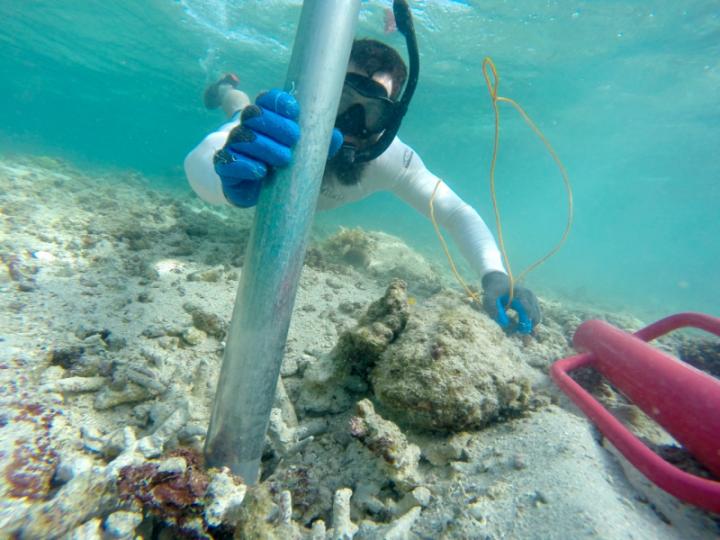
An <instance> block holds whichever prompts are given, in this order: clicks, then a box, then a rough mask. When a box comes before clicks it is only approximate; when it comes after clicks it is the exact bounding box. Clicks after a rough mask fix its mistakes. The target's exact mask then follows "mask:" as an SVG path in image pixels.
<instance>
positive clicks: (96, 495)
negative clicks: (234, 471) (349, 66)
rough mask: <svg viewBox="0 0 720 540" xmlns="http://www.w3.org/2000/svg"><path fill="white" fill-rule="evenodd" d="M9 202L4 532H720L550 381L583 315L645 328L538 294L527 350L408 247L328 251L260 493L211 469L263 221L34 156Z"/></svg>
mask: <svg viewBox="0 0 720 540" xmlns="http://www.w3.org/2000/svg"><path fill="white" fill-rule="evenodd" d="M0 198H1V199H2V203H1V204H0V217H1V218H2V219H1V221H0V257H1V259H2V263H3V265H2V271H1V272H0V293H1V294H0V302H1V304H2V305H1V306H0V317H1V319H0V322H1V324H0V537H3V538H128V539H131V538H146V539H150V538H176V537H177V538H182V537H187V538H203V537H208V538H210V537H214V538H231V537H233V535H234V537H236V538H318V539H319V538H352V537H355V538H487V539H500V538H519V539H522V538H537V539H550V538H558V539H576V538H607V539H631V538H632V539H658V538H663V539H664V538H668V539H669V538H678V539H680V538H681V539H691V538H717V537H718V534H720V528H719V527H718V520H717V517H715V518H713V516H710V515H708V514H706V513H703V512H701V511H698V510H696V509H694V508H692V507H690V506H687V505H684V504H681V503H679V502H678V501H677V500H676V499H674V498H672V497H670V496H668V495H666V494H664V493H662V492H660V491H658V490H657V489H654V488H652V487H651V486H650V485H648V483H647V482H645V481H644V480H643V479H642V477H639V476H638V475H637V474H633V470H632V469H631V468H628V467H627V466H626V465H625V464H624V463H622V461H621V460H620V459H619V458H617V457H616V455H615V452H613V451H612V449H611V448H609V447H608V445H607V444H606V443H604V441H603V438H602V437H601V436H600V435H599V433H598V432H597V431H596V430H595V428H593V427H592V426H591V424H590V423H589V422H588V421H587V420H586V419H585V417H584V416H582V415H581V414H580V413H579V412H578V411H577V409H575V408H574V406H573V405H572V404H571V403H570V402H569V401H568V400H567V399H566V398H565V397H564V395H563V394H562V393H561V392H559V391H558V390H557V389H556V388H555V387H554V385H553V384H552V382H551V381H550V379H549V376H548V366H549V365H550V364H551V363H552V362H553V361H554V360H556V359H559V358H562V357H564V356H567V355H569V354H571V353H572V349H571V348H570V347H569V342H570V338H571V336H572V334H573V332H574V330H575V328H576V327H577V325H578V324H579V323H580V322H581V321H582V320H584V319H587V318H596V317H600V318H604V319H607V320H610V321H611V322H613V323H614V324H616V325H618V326H621V327H623V328H626V329H630V330H634V329H637V328H638V327H640V326H641V325H642V322H641V321H638V320H637V319H635V318H633V317H632V316H631V315H628V314H611V313H600V312H597V311H594V310H593V309H592V308H591V307H588V306H579V305H572V306H571V305H569V304H567V303H563V304H561V303H559V302H557V301H551V300H549V299H544V298H543V299H541V300H542V303H543V309H544V313H545V321H544V323H543V325H542V326H541V327H540V329H539V331H538V335H537V338H536V339H533V340H532V341H530V342H529V343H524V342H523V341H522V340H520V339H519V338H518V337H506V336H505V335H503V333H502V332H501V330H500V329H499V328H498V327H497V325H495V324H494V323H493V322H492V321H490V320H489V319H488V318H487V317H486V316H485V315H484V314H482V313H480V312H478V311H477V310H475V309H473V308H472V307H470V306H469V305H468V304H467V302H465V301H464V299H463V297H462V295H460V294H459V293H458V292H457V287H456V286H455V285H454V284H453V282H452V281H451V280H450V279H449V278H448V277H447V275H446V271H445V269H444V268H438V267H436V266H434V265H432V264H430V263H428V262H427V261H426V260H424V259H423V258H422V257H421V256H420V255H418V254H417V253H415V252H413V251H412V250H411V249H410V248H409V247H407V246H406V245H404V244H403V243H402V241H401V240H399V239H397V238H393V237H390V236H387V235H383V234H382V233H380V232H367V233H366V232H362V231H340V232H338V233H337V234H335V235H334V236H331V237H330V238H329V239H326V238H319V237H314V238H313V242H312V245H311V247H310V250H309V253H308V256H307V258H306V265H305V268H304V270H303V274H302V278H301V281H300V286H299V292H298V298H297V302H296V305H295V313H294V316H293V321H292V325H291V329H290V336H289V339H288V344H287V350H286V356H285V361H284V364H283V368H282V380H283V385H282V388H281V389H280V391H279V392H278V397H277V399H276V405H277V408H276V409H275V410H274V411H273V418H272V420H271V427H270V433H269V436H268V441H267V447H268V450H267V452H266V455H265V458H264V474H263V481H262V482H261V484H260V485H259V487H256V488H251V489H246V487H245V486H244V485H243V484H242V482H241V480H240V479H238V478H233V477H232V475H230V474H228V472H227V471H219V470H214V469H213V470H210V471H206V470H205V469H204V468H203V466H202V464H201V463H200V462H199V457H198V456H199V455H201V449H202V444H203V438H204V432H205V429H206V427H207V424H208V419H209V412H210V407H211V403H212V398H213V393H214V389H215V384H216V378H217V375H218V371H219V367H220V364H221V361H222V349H223V345H224V342H223V340H224V337H225V329H226V325H227V321H228V320H229V318H230V315H231V312H232V306H233V302H234V298H235V291H236V289H237V285H238V279H239V277H240V274H241V272H242V259H243V253H244V248H245V244H246V241H247V236H248V231H249V228H250V226H251V222H252V212H250V211H238V210H233V209H230V208H213V207H209V206H207V205H205V204H204V203H202V202H201V201H200V200H199V199H197V198H195V197H194V196H193V195H192V194H190V193H189V192H188V191H187V190H181V189H177V190H167V191H162V190H158V189H154V188H153V187H152V186H151V184H150V182H149V181H148V180H146V179H144V178H143V177H142V176H141V175H139V174H136V173H131V172H124V171H116V170H113V171H110V170H108V171H101V170H95V171H84V172H81V171H79V170H78V169H76V168H74V167H73V166H72V165H70V164H67V163H64V162H61V161H58V160H55V159H52V158H47V157H38V156H35V157H27V156H7V157H4V158H3V159H2V160H1V161H0ZM438 249H439V248H438ZM394 278H401V279H403V280H404V282H405V283H406V284H407V290H406V288H405V284H404V283H402V282H398V281H394ZM663 346H664V347H666V348H667V349H668V350H670V351H671V352H673V351H674V350H676V349H677V347H679V341H673V340H666V341H665V342H664V343H663ZM589 379H591V377H590V378H589ZM586 384H588V385H589V386H590V387H592V388H593V390H594V391H595V392H596V394H598V395H600V396H601V397H602V398H603V399H604V401H605V403H607V404H608V405H610V406H614V410H615V412H616V413H617V414H620V415H621V416H623V418H625V419H626V420H628V421H629V422H630V423H631V424H633V427H634V429H636V430H637V431H638V432H639V433H641V434H642V435H644V436H645V437H646V438H647V439H649V440H651V441H653V442H656V443H658V444H659V443H663V442H667V440H664V439H665V436H664V435H663V434H662V433H660V431H659V430H657V429H655V428H653V427H652V426H651V425H650V424H649V423H647V422H646V421H645V420H644V419H643V418H642V415H641V414H639V413H638V412H637V411H636V410H634V408H633V407H630V406H629V405H627V404H625V403H623V402H622V400H621V399H620V398H619V397H618V396H617V394H615V393H614V392H613V391H612V390H611V389H610V388H609V387H608V386H607V385H603V384H602V383H601V382H597V381H595V382H594V383H593V382H592V381H590V382H587V381H586ZM593 385H594V386H593ZM198 451H200V452H198Z"/></svg>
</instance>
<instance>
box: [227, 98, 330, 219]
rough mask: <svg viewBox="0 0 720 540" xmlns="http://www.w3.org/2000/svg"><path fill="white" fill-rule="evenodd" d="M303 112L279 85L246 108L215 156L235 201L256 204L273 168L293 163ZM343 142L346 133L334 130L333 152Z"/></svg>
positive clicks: (246, 205)
mask: <svg viewBox="0 0 720 540" xmlns="http://www.w3.org/2000/svg"><path fill="white" fill-rule="evenodd" d="M299 112H300V108H299V106H298V103H297V101H296V100H295V98H294V97H293V96H292V95H290V94H289V93H287V92H283V91H282V90H277V89H275V90H270V91H269V92H264V93H262V94H260V95H259V96H258V97H257V99H256V100H255V105H249V106H247V107H245V109H243V111H242V115H241V122H240V125H239V126H237V127H235V128H233V130H232V131H231V132H230V134H229V135H228V139H227V142H226V143H225V146H224V147H223V148H222V149H221V150H219V151H218V152H217V153H216V154H215V157H214V160H213V161H214V165H215V172H217V174H218V176H219V177H220V180H221V181H222V187H223V193H224V194H225V197H226V198H227V199H228V200H229V201H230V202H231V203H232V204H234V205H235V206H240V207H242V208H247V207H250V206H255V205H256V204H257V201H258V197H259V196H260V189H261V187H262V182H263V179H265V178H266V177H267V176H268V174H269V173H270V172H271V171H272V169H273V168H276V167H286V166H287V165H288V164H289V163H290V161H291V160H292V147H293V146H295V143H296V142H297V141H298V139H299V138H300V127H299V126H298V123H297V121H296V120H297V117H298V114H299ZM342 142H343V137H342V134H341V133H340V132H339V131H338V130H334V131H333V136H332V141H331V143H330V151H331V152H332V154H331V155H334V154H335V152H337V151H338V150H339V149H340V146H342Z"/></svg>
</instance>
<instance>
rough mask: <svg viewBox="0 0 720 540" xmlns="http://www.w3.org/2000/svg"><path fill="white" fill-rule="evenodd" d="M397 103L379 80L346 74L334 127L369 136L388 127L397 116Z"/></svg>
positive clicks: (355, 134)
mask: <svg viewBox="0 0 720 540" xmlns="http://www.w3.org/2000/svg"><path fill="white" fill-rule="evenodd" d="M396 109H397V103H396V102H394V101H393V100H391V99H390V98H389V97H388V93H387V90H386V88H385V87H384V86H383V85H382V84H380V83H379V82H377V81H375V80H373V79H371V78H369V77H365V76H364V75H359V74H357V73H348V74H347V75H346V76H345V85H344V86H343V91H342V96H341V97H340V107H339V108H338V110H339V111H342V112H341V113H340V115H338V117H337V120H336V122H335V126H336V127H337V128H338V129H339V130H340V131H342V132H343V133H345V134H347V135H354V136H357V137H361V138H366V137H368V136H369V135H374V134H376V133H380V132H382V131H383V130H385V129H386V128H387V127H388V126H389V125H390V124H391V123H392V121H393V120H394V119H395V117H396V114H397V113H396Z"/></svg>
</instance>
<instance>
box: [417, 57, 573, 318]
mask: <svg viewBox="0 0 720 540" xmlns="http://www.w3.org/2000/svg"><path fill="white" fill-rule="evenodd" d="M488 66H489V67H490V70H491V71H492V77H493V80H492V81H491V80H490V76H489V75H488V72H487V69H488ZM482 71H483V76H484V77H485V84H486V85H487V88H488V92H490V99H491V100H492V105H493V111H494V113H495V136H494V138H493V152H492V160H491V162H490V193H491V195H492V203H493V209H494V211H495V225H496V227H497V231H498V244H499V247H500V252H501V254H502V258H503V262H504V263H505V266H506V268H507V271H508V277H509V278H510V294H509V298H508V302H507V306H509V305H510V303H511V302H512V300H513V293H514V288H515V283H517V282H519V281H521V280H522V279H523V278H524V277H525V276H527V274H528V273H529V272H530V271H532V270H534V269H535V268H537V267H538V266H540V265H541V264H543V263H544V262H545V261H547V260H548V259H549V258H550V257H552V256H553V255H555V254H556V253H557V252H558V251H559V250H560V248H561V247H562V245H563V244H564V243H565V241H566V240H567V237H568V235H569V234H570V229H571V228H572V221H573V196H572V187H571V186H570V179H569V177H568V174H567V171H566V170H565V167H564V166H563V164H562V162H561V161H560V158H559V157H558V155H557V154H556V153H555V150H553V147H552V146H551V145H550V142H549V141H548V140H547V138H545V136H544V135H543V133H542V132H541V131H540V129H539V128H538V127H537V126H536V125H535V123H534V122H533V121H532V120H531V119H530V117H529V116H528V115H527V113H526V112H525V111H524V110H523V108H522V107H521V106H520V105H519V104H518V103H516V102H515V101H514V100H512V99H510V98H507V97H502V96H498V86H499V85H500V76H499V75H498V73H497V70H496V69H495V64H493V61H492V59H491V58H490V57H485V59H484V60H483V65H482ZM498 101H501V102H504V103H509V104H510V105H512V106H513V107H514V108H515V110H516V111H518V113H520V116H522V118H523V120H525V123H527V125H528V126H530V128H531V129H532V130H533V132H534V133H535V135H537V136H538V138H540V140H541V141H542V142H543V144H544V145H545V148H546V149H547V151H548V152H549V153H550V155H551V156H552V158H553V161H555V165H557V167H558V169H559V170H560V174H561V175H562V178H563V183H564V184H565V190H566V192H567V198H568V218H567V224H566V225H565V231H564V232H563V235H562V238H561V239H560V241H559V242H558V243H557V244H556V245H555V247H553V248H552V249H551V250H550V251H549V252H548V253H547V254H546V255H545V256H543V257H541V258H540V259H538V260H537V261H535V262H534V263H532V264H531V265H530V266H528V267H527V268H526V269H525V270H523V271H522V272H521V273H520V276H519V277H518V278H517V279H515V278H514V277H513V274H512V268H511V266H510V260H509V258H508V256H507V251H506V249H505V239H504V236H503V231H502V222H501V220H500V208H499V206H498V204H497V195H496V193H495V164H496V162H497V154H498V148H499V142H500V111H499V109H498V105H497V103H498ZM440 182H441V180H438V182H437V184H435V189H434V190H433V193H432V197H430V219H431V220H432V223H433V227H434V228H435V232H436V233H437V235H438V238H439V239H440V243H441V245H442V247H443V250H444V251H445V255H446V256H447V258H448V261H449V262H450V268H451V269H452V271H453V274H454V275H455V279H457V280H458V282H459V283H460V285H462V287H463V288H464V289H465V292H466V293H468V295H469V296H470V298H472V299H473V300H475V301H477V300H478V297H477V294H476V293H474V292H472V291H471V290H470V288H469V287H468V286H467V284H466V283H465V281H464V280H463V279H462V277H461V276H460V274H459V272H458V271H457V268H456V267H455V263H454V261H453V258H452V256H451V255H450V251H449V250H448V247H447V244H446V243H445V239H444V238H443V235H442V233H441V232H440V227H439V226H438V224H437V221H436V220H435V209H434V207H433V202H434V200H435V194H436V192H437V189H438V187H439V186H440Z"/></svg>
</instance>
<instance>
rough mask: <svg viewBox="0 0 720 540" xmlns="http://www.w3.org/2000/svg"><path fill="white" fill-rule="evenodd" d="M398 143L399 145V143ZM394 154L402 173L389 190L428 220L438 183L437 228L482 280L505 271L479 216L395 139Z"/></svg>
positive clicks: (496, 249) (495, 246)
mask: <svg viewBox="0 0 720 540" xmlns="http://www.w3.org/2000/svg"><path fill="white" fill-rule="evenodd" d="M398 143H399V144H398ZM395 145H397V148H395V149H393V150H394V152H395V153H396V154H397V155H396V156H395V158H394V160H393V161H395V162H396V163H398V162H399V163H402V165H403V169H402V171H401V172H400V173H399V174H398V175H397V176H396V177H395V180H394V181H393V182H392V186H391V187H390V189H391V190H392V191H393V192H394V193H395V194H396V195H398V196H399V197H400V198H401V199H403V200H404V201H406V202H408V203H409V204H410V205H411V206H413V207H414V208H415V209H416V210H418V211H419V212H420V213H422V214H424V215H425V216H427V217H428V218H429V217H430V198H431V197H432V193H433V190H434V189H435V185H436V184H437V182H438V181H440V185H439V186H438V189H437V193H436V195H435V199H434V200H433V208H434V211H435V219H436V221H437V222H438V225H439V226H440V227H442V228H443V229H445V230H446V231H447V232H448V233H449V234H450V236H451V237H452V239H453V240H454V242H455V243H456V244H457V246H458V248H459V249H460V252H461V253H462V255H463V256H464V257H465V259H466V260H467V261H468V263H469V264H470V266H471V267H472V268H473V270H475V272H476V273H477V275H478V276H479V277H480V278H482V277H483V276H485V275H486V274H487V273H489V272H493V271H498V272H502V273H506V272H505V268H504V267H503V264H502V257H501V255H500V250H499V249H498V247H497V244H496V243H495V239H494V238H493V235H492V232H490V229H489V228H488V226H487V225H486V224H485V222H484V221H483V219H482V218H481V217H480V215H479V214H478V213H477V212H476V211H475V210H474V209H473V208H472V207H471V206H470V205H468V204H466V203H465V202H463V200H462V199H461V198H460V197H458V196H457V195H456V194H455V192H453V191H452V190H451V189H450V188H449V187H448V186H447V184H445V183H444V182H442V180H440V179H439V178H438V177H437V176H435V175H434V174H432V173H431V172H430V171H429V170H428V169H427V168H426V167H425V165H424V164H423V162H422V160H421V159H420V157H419V156H418V155H417V154H415V153H414V152H413V151H412V149H410V147H408V146H407V145H405V144H404V143H401V142H400V141H399V140H398V139H396V140H395V142H394V144H393V146H395Z"/></svg>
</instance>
